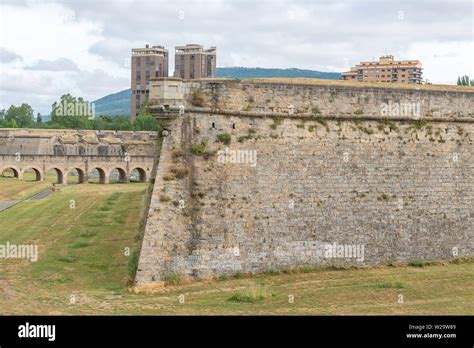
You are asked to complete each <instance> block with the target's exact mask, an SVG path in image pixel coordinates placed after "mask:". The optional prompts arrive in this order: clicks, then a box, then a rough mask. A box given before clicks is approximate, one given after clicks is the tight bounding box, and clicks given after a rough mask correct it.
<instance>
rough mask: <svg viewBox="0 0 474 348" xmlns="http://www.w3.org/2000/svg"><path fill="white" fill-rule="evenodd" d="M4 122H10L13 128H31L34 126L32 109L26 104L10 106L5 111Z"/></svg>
mask: <svg viewBox="0 0 474 348" xmlns="http://www.w3.org/2000/svg"><path fill="white" fill-rule="evenodd" d="M5 120H7V121H10V124H11V125H12V126H15V127H20V128H22V127H31V126H32V125H33V124H34V121H33V109H32V108H31V106H30V105H28V104H27V103H23V104H21V105H20V106H15V105H12V106H10V108H9V109H8V110H7V113H6V116H5ZM13 121H14V122H13Z"/></svg>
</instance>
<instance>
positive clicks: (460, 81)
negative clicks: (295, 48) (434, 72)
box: [457, 75, 474, 86]
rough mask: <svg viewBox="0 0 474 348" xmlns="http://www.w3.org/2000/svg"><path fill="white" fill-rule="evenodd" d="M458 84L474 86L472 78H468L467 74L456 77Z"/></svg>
mask: <svg viewBox="0 0 474 348" xmlns="http://www.w3.org/2000/svg"><path fill="white" fill-rule="evenodd" d="M457 84H458V86H474V80H471V79H469V76H467V75H464V76H460V77H458V82H457Z"/></svg>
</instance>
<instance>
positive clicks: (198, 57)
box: [174, 44, 216, 80]
mask: <svg viewBox="0 0 474 348" xmlns="http://www.w3.org/2000/svg"><path fill="white" fill-rule="evenodd" d="M174 77H180V78H182V79H186V80H192V79H200V78H205V77H216V48H215V47H211V48H209V49H204V48H203V46H202V45H196V44H188V45H186V46H177V47H176V49H175V60H174Z"/></svg>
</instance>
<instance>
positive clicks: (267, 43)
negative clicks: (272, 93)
mask: <svg viewBox="0 0 474 348" xmlns="http://www.w3.org/2000/svg"><path fill="white" fill-rule="evenodd" d="M115 4H116V5H115ZM66 6H69V7H70V8H72V9H73V10H74V11H75V13H76V17H77V18H78V19H80V18H84V19H86V18H87V19H89V20H95V21H98V22H101V23H103V35H104V36H105V40H104V41H103V42H101V43H100V44H96V45H95V47H93V48H91V52H94V53H95V54H100V55H101V56H102V57H104V59H109V60H112V61H115V62H122V61H123V60H124V59H126V58H128V57H129V55H130V49H131V48H132V45H130V46H129V47H128V49H127V47H126V43H131V42H137V41H138V42H143V43H150V44H163V45H165V46H166V47H167V48H168V49H170V51H172V50H173V48H174V46H176V45H182V44H185V43H190V42H198V43H202V44H204V45H206V46H211V45H212V46H217V48H218V65H219V66H224V65H228V64H232V63H233V62H234V61H236V59H235V57H240V58H239V60H240V61H241V62H245V63H246V64H247V62H250V65H253V66H256V65H257V64H258V65H259V66H261V67H300V68H312V69H320V68H321V67H325V66H339V67H340V69H341V70H342V69H343V66H342V62H343V59H344V58H345V57H344V56H341V54H343V55H344V54H345V56H346V57H350V59H351V63H353V62H357V61H360V60H366V59H370V58H372V57H377V56H378V55H379V54H383V53H393V54H395V55H396V54H397V53H399V52H405V51H407V50H408V49H409V46H410V43H411V42H429V41H431V42H432V41H437V42H450V41H472V33H471V32H470V31H469V30H466V28H471V27H472V18H471V17H470V16H468V15H466V13H470V11H471V3H470V1H462V0H461V1H445V2H435V1H422V0H420V1H416V0H387V1H383V2H378V1H374V0H358V1H351V0H347V1H328V0H324V1H309V0H294V1H291V0H281V1H275V0H259V1H248V0H240V1H239V0H225V1H211V0H206V1H196V2H189V1H186V0H175V1H133V2H118V3H114V6H111V3H110V2H101V1H91V0H83V1H75V2H67V3H66ZM132 14H133V15H132ZM113 40H117V41H116V42H115V43H113ZM108 41H111V42H108ZM118 43H120V45H118ZM142 45H143V44H142ZM290 47H291V49H289V48H290ZM330 48H331V49H332V48H344V50H343V52H341V50H340V49H336V50H334V51H330V50H329V51H328V49H330ZM173 58H174V57H173V55H172V54H171V55H170V60H171V61H170V63H171V67H172V64H173ZM414 58H418V57H414ZM252 62H254V63H253V64H252ZM171 70H172V69H171Z"/></svg>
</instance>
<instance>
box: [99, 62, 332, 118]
mask: <svg viewBox="0 0 474 348" xmlns="http://www.w3.org/2000/svg"><path fill="white" fill-rule="evenodd" d="M216 74H217V77H222V78H269V77H287V78H295V77H306V78H317V79H327V80H340V79H341V74H340V73H335V72H322V71H315V70H302V69H264V68H243V67H232V68H217V71H216ZM131 95H132V91H131V89H130V88H129V89H125V90H123V91H120V92H117V93H114V94H109V95H106V96H105V97H102V98H100V99H97V100H95V101H94V104H95V114H96V116H97V117H99V116H100V115H108V116H130V98H131Z"/></svg>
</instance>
